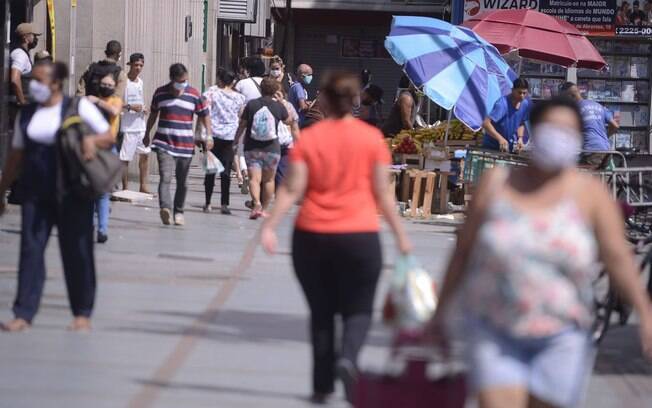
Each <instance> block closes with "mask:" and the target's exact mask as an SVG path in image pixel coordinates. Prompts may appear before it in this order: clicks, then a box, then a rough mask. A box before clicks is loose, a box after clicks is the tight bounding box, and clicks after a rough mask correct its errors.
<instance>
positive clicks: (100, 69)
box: [83, 60, 122, 96]
mask: <svg viewBox="0 0 652 408" xmlns="http://www.w3.org/2000/svg"><path fill="white" fill-rule="evenodd" d="M121 71H122V68H120V66H119V65H118V64H116V63H115V62H113V61H109V60H102V61H98V62H94V63H92V64H91V65H90V66H89V67H88V69H87V70H86V72H84V76H83V78H84V83H85V84H86V95H93V96H99V95H100V81H101V80H102V78H104V77H105V76H107V75H109V74H111V75H113V77H114V78H115V79H116V81H117V80H118V76H119V75H120V72H121Z"/></svg>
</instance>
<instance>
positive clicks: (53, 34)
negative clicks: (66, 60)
mask: <svg viewBox="0 0 652 408" xmlns="http://www.w3.org/2000/svg"><path fill="white" fill-rule="evenodd" d="M47 5H48V19H49V22H50V45H51V48H52V49H50V50H49V51H50V55H52V59H56V49H57V34H56V30H55V27H54V21H55V19H54V0H47Z"/></svg>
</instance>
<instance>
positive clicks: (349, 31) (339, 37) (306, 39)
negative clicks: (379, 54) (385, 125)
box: [294, 15, 402, 115]
mask: <svg viewBox="0 0 652 408" xmlns="http://www.w3.org/2000/svg"><path fill="white" fill-rule="evenodd" d="M362 18H363V16H362V15H361V21H362ZM388 32H389V27H385V26H367V27H365V26H364V25H363V24H361V25H360V26H352V25H341V26H330V25H329V26H327V25H316V24H314V23H313V22H305V23H304V22H301V21H298V22H297V23H296V35H295V38H296V40H295V41H296V42H295V49H296V51H295V58H294V62H295V63H296V64H300V63H306V64H309V65H311V66H312V67H313V69H314V71H315V78H316V80H315V81H313V84H312V85H311V86H310V87H309V89H308V91H309V93H310V95H309V96H310V97H311V98H312V97H314V96H315V94H316V91H317V88H316V87H317V86H318V84H319V82H320V81H319V79H320V76H321V75H323V74H324V72H325V71H327V70H329V69H346V70H350V71H352V72H355V73H359V72H361V71H362V70H363V69H365V68H366V69H369V70H371V74H372V76H373V79H372V82H373V83H374V84H376V85H378V86H379V87H381V88H383V91H384V97H383V99H384V100H385V104H384V106H383V108H384V109H383V110H384V112H385V115H387V113H388V112H389V109H391V107H392V104H393V102H394V96H395V94H396V88H397V85H398V81H399V79H400V78H401V75H402V71H401V67H400V66H399V65H398V64H396V63H395V62H394V61H393V60H392V59H391V58H366V57H345V56H343V41H351V40H352V41H356V40H362V41H363V42H366V43H367V44H369V43H370V42H373V43H374V44H376V45H378V46H382V44H383V42H384V40H385V37H386V36H387V34H388Z"/></svg>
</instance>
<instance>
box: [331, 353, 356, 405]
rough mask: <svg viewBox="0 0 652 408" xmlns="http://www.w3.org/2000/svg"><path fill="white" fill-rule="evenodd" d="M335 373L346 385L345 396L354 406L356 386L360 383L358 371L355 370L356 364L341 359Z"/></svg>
mask: <svg viewBox="0 0 652 408" xmlns="http://www.w3.org/2000/svg"><path fill="white" fill-rule="evenodd" d="M335 371H336V373H337V377H338V378H339V379H340V381H342V385H344V394H345V395H346V400H347V401H348V402H349V403H350V404H353V398H354V395H353V393H354V391H355V385H356V383H357V382H358V369H357V368H355V364H353V363H352V362H351V361H349V360H346V359H340V360H339V361H338V362H337V365H336V366H335Z"/></svg>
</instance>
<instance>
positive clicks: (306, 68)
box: [288, 64, 313, 127]
mask: <svg viewBox="0 0 652 408" xmlns="http://www.w3.org/2000/svg"><path fill="white" fill-rule="evenodd" d="M312 78H313V72H312V67H311V66H310V65H308V64H301V65H299V67H298V68H297V80H296V81H295V82H294V83H293V84H292V86H291V87H290V95H289V96H288V101H289V102H290V103H291V104H292V106H294V109H295V110H296V111H297V112H298V113H299V126H300V127H304V125H305V122H306V112H307V111H308V110H309V109H310V107H311V104H310V102H309V101H308V91H306V88H305V86H304V85H310V84H311V83H312Z"/></svg>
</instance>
